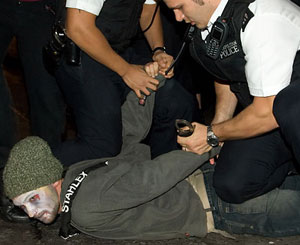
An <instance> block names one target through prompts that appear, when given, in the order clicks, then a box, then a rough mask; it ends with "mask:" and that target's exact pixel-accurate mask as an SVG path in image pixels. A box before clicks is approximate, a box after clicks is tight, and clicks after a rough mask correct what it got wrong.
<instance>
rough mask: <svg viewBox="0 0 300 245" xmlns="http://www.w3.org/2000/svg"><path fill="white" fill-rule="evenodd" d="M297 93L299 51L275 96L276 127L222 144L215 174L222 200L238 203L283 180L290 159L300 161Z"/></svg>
mask: <svg viewBox="0 0 300 245" xmlns="http://www.w3.org/2000/svg"><path fill="white" fill-rule="evenodd" d="M299 95H300V52H298V53H297V56H296V58H295V61H294V66H293V73H292V77H291V84H290V85H289V86H287V87H286V88H285V89H283V90H282V91H280V92H279V93H278V94H277V96H276V98H275V100H274V105H273V112H274V116H275V118H276V120H277V123H278V125H279V129H276V130H274V131H272V132H270V133H267V134H265V135H262V136H259V137H254V138H252V139H246V140H235V141H228V142H226V143H225V144H224V146H223V148H222V150H221V153H220V157H219V159H218V161H217V165H216V169H215V174H214V187H215V190H216V193H217V194H218V195H219V197H221V198H222V199H223V200H224V201H227V202H230V203H241V202H243V201H246V200H248V199H250V198H253V197H256V196H259V195H262V194H264V193H266V192H268V191H270V190H272V189H274V188H276V187H278V186H280V185H281V184H282V182H283V181H284V179H285V177H286V176H287V174H288V172H289V171H290V170H291V169H292V168H293V162H297V163H298V164H299V163H300V130H299V127H300V99H299V98H300V97H299ZM295 159H296V161H295Z"/></svg>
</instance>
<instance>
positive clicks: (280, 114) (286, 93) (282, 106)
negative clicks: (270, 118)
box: [273, 89, 300, 127]
mask: <svg viewBox="0 0 300 245" xmlns="http://www.w3.org/2000/svg"><path fill="white" fill-rule="evenodd" d="M297 96H298V95H297ZM292 98H293V93H292V94H290V89H285V90H282V91H281V92H280V93H278V94H277V95H276V97H275V100H274V103H273V114H274V116H275V118H276V121H277V123H278V124H279V126H280V127H282V126H284V125H286V123H288V122H290V121H291V120H292V121H294V120H295V113H296V112H297V111H298V110H299V106H300V101H299V100H298V99H292Z"/></svg>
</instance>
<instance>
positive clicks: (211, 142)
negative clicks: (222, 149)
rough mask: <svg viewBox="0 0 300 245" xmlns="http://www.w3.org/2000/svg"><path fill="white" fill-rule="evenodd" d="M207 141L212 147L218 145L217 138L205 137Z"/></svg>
mask: <svg viewBox="0 0 300 245" xmlns="http://www.w3.org/2000/svg"><path fill="white" fill-rule="evenodd" d="M207 143H208V144H209V145H210V146H212V147H216V146H218V145H219V140H218V139H217V138H214V137H212V138H209V139H207Z"/></svg>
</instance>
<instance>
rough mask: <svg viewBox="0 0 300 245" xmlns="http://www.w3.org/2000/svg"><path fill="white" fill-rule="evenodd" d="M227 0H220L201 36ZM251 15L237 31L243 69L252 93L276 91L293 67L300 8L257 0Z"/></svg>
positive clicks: (275, 0)
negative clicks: (239, 31) (244, 25)
mask: <svg viewBox="0 0 300 245" xmlns="http://www.w3.org/2000/svg"><path fill="white" fill-rule="evenodd" d="M227 2H228V0H221V2H220V4H219V6H218V7H217V9H216V10H215V12H214V14H213V15H212V17H211V19H210V20H209V24H208V26H207V30H203V31H202V33H201V34H202V38H203V40H204V39H205V37H206V36H207V34H208V32H209V31H210V30H211V26H212V24H213V23H214V22H215V21H216V19H217V18H218V16H220V15H221V14H222V12H223V10H224V8H225V6H226V4H227ZM249 9H250V10H251V12H252V13H253V14H254V17H253V18H252V19H251V20H250V21H249V23H248V24H247V26H246V28H245V31H244V32H242V31H241V33H240V36H241V42H242V47H243V51H244V53H245V59H246V62H247V63H246V66H245V72H246V77H247V82H248V86H249V90H250V94H251V95H252V96H257V97H266V96H273V95H276V94H277V93H278V92H279V91H281V90H282V89H283V88H285V87H286V86H288V85H289V83H290V79H291V75H292V67H293V62H294V59H295V55H296V53H297V51H298V50H299V49H300V8H299V6H297V5H295V4H293V3H292V2H290V1H289V0H272V1H270V0H256V1H254V2H253V3H251V4H250V5H249Z"/></svg>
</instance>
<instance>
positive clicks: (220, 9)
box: [201, 0, 228, 40]
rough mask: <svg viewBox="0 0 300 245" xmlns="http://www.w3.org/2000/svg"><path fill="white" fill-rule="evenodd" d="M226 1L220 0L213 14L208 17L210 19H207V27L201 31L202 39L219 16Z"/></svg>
mask: <svg viewBox="0 0 300 245" xmlns="http://www.w3.org/2000/svg"><path fill="white" fill-rule="evenodd" d="M227 3H228V0H221V1H220V3H219V5H218V7H217V8H216V10H215V12H214V13H213V15H212V16H211V17H210V20H209V21H208V24H207V28H205V29H203V30H202V31H201V36H202V39H203V40H204V39H205V38H206V36H207V35H208V33H209V32H210V31H211V27H212V25H213V24H214V23H215V22H216V20H217V19H218V17H219V16H221V14H222V12H223V10H224V9H225V6H226V4H227Z"/></svg>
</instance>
